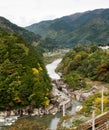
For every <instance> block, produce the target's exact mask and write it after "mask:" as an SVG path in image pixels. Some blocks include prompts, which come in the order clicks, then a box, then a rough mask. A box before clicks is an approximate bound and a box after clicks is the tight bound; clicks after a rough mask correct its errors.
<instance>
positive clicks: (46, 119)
mask: <svg viewBox="0 0 109 130" xmlns="http://www.w3.org/2000/svg"><path fill="white" fill-rule="evenodd" d="M61 60H62V59H57V60H55V61H53V62H52V63H50V64H48V65H47V66H46V68H47V71H48V74H49V76H50V78H51V79H57V80H58V79H60V76H59V75H58V74H57V73H56V72H55V69H56V67H57V65H58V64H59V63H60V62H61ZM79 105H81V103H80V102H78V101H76V100H72V107H71V108H70V109H68V110H66V114H67V113H71V114H75V113H76V107H77V106H79ZM61 117H62V112H58V113H57V114H55V115H44V116H42V117H39V116H35V117H31V119H33V118H34V119H36V120H37V121H39V122H42V123H44V124H45V125H46V126H47V127H49V128H50V130H56V128H57V124H58V122H59V119H60V118H61Z"/></svg>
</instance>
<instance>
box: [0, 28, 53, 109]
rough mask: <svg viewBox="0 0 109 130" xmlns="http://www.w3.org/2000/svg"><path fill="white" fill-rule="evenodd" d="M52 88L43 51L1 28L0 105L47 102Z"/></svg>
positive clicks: (9, 106) (10, 107)
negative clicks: (41, 52)
mask: <svg viewBox="0 0 109 130" xmlns="http://www.w3.org/2000/svg"><path fill="white" fill-rule="evenodd" d="M50 91H51V81H50V78H49V76H48V74H47V71H46V69H45V66H44V63H43V58H42V55H41V54H39V53H37V52H36V50H34V49H33V48H32V47H31V46H29V45H27V44H26V43H25V42H24V40H23V39H22V38H20V37H17V36H16V35H14V34H9V33H6V32H4V31H2V30H1V29H0V109H1V110H4V109H12V108H16V107H19V106H21V107H23V106H27V105H33V106H35V107H39V106H41V105H45V103H46V101H47V100H49V93H50Z"/></svg>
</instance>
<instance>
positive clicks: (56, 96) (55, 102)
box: [0, 80, 72, 117]
mask: <svg viewBox="0 0 109 130" xmlns="http://www.w3.org/2000/svg"><path fill="white" fill-rule="evenodd" d="M52 86H53V90H52V95H53V97H52V98H51V99H50V105H49V106H47V107H41V108H34V109H33V108H32V107H30V106H27V107H25V108H19V109H14V110H7V111H2V112H0V116H2V117H8V116H28V115H31V116H42V115H46V114H56V113H57V112H60V111H62V108H63V104H64V105H65V109H67V108H69V107H71V106H72V104H71V99H70V98H69V96H68V90H67V84H64V82H63V81H62V80H52Z"/></svg>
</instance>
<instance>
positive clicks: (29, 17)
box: [0, 0, 109, 27]
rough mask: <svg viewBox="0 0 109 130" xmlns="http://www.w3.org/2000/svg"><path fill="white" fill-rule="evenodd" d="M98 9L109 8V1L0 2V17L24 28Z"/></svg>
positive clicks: (37, 0)
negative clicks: (43, 21)
mask: <svg viewBox="0 0 109 130" xmlns="http://www.w3.org/2000/svg"><path fill="white" fill-rule="evenodd" d="M98 8H109V0H0V16H3V17H5V18H7V19H9V20H10V21H11V22H13V23H15V24H17V25H19V26H23V27H24V26H28V25H30V24H33V23H37V22H40V21H42V20H50V19H54V18H59V17H62V16H65V15H70V14H74V13H76V12H84V11H87V10H93V9H98Z"/></svg>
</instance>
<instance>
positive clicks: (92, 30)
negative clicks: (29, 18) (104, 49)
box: [26, 8, 109, 48]
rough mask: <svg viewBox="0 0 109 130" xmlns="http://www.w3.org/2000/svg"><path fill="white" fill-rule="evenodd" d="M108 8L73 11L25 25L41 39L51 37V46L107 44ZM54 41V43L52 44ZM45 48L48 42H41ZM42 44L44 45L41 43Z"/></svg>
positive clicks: (69, 46)
mask: <svg viewBox="0 0 109 130" xmlns="http://www.w3.org/2000/svg"><path fill="white" fill-rule="evenodd" d="M107 28H109V9H108V8H107V9H96V10H92V11H86V12H83V13H75V14H72V15H69V16H64V17H61V18H57V19H54V20H48V21H41V22H39V23H35V24H32V25H30V26H28V27H26V29H27V30H29V31H31V32H34V33H35V34H39V35H41V36H42V38H43V39H45V38H50V39H52V41H53V42H52V44H51V46H52V47H58V48H61V47H62V48H64V47H65V48H66V47H67V48H71V47H73V46H74V45H76V44H78V43H81V44H85V43H86V44H89V43H93V42H94V43H96V44H103V45H107V44H109V38H108V35H109V31H108V29H107ZM54 42H56V44H54ZM43 44H45V47H46V48H47V47H48V46H49V45H50V43H49V42H43V43H42V45H43ZM43 46H44V45H43Z"/></svg>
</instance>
